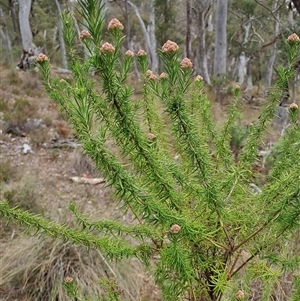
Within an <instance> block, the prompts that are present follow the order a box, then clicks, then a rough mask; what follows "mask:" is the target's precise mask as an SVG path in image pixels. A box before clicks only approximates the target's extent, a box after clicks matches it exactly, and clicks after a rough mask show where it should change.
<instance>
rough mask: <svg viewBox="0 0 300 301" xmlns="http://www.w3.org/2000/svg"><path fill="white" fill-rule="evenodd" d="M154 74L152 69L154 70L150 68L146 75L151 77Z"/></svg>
mask: <svg viewBox="0 0 300 301" xmlns="http://www.w3.org/2000/svg"><path fill="white" fill-rule="evenodd" d="M152 74H153V71H152V70H149V69H148V70H147V71H146V76H148V77H149V76H150V75H152Z"/></svg>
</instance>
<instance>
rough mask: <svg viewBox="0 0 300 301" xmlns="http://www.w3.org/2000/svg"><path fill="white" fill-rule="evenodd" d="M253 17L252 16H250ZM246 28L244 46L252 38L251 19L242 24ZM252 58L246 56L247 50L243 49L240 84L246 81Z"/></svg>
mask: <svg viewBox="0 0 300 301" xmlns="http://www.w3.org/2000/svg"><path fill="white" fill-rule="evenodd" d="M250 19H251V17H250ZM242 28H243V29H244V41H243V44H242V45H243V46H244V45H246V44H247V43H248V42H249V38H250V34H249V32H250V28H251V20H249V21H248V23H246V24H244V25H243V26H242ZM249 61H250V59H249V58H248V57H246V55H245V52H244V51H242V53H241V54H240V56H239V61H238V84H239V85H241V84H243V83H244V81H245V76H246V75H247V64H248V63H249Z"/></svg>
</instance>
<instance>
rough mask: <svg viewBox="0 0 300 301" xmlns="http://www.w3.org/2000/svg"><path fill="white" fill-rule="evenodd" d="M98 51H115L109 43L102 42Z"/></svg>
mask: <svg viewBox="0 0 300 301" xmlns="http://www.w3.org/2000/svg"><path fill="white" fill-rule="evenodd" d="M100 51H101V52H103V53H109V52H110V53H112V52H114V51H115V47H114V46H113V45H112V44H110V43H104V44H103V45H102V46H101V48H100Z"/></svg>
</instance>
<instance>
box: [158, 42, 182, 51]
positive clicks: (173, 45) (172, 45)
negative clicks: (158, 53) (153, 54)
mask: <svg viewBox="0 0 300 301" xmlns="http://www.w3.org/2000/svg"><path fill="white" fill-rule="evenodd" d="M178 49H179V46H178V45H177V44H176V43H175V42H172V41H170V40H168V41H167V42H166V43H165V44H164V45H163V46H162V48H161V50H162V52H165V53H171V52H176V51H177V50H178Z"/></svg>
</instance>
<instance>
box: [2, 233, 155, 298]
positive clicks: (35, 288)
mask: <svg viewBox="0 0 300 301" xmlns="http://www.w3.org/2000/svg"><path fill="white" fill-rule="evenodd" d="M1 250H2V251H1V253H0V254H1V258H2V264H1V266H2V279H1V280H0V291H1V292H2V298H4V300H7V301H9V300H19V301H27V300H28V301H29V300H30V301H32V300H39V301H48V300H59V301H67V300H69V298H68V297H67V296H66V292H65V291H64V288H63V282H64V279H65V278H66V277H67V276H69V277H72V278H73V279H74V282H75V283H76V284H77V286H78V288H79V291H80V292H81V293H82V295H84V296H86V297H87V296H91V297H95V296H96V295H103V293H104V292H105V288H102V287H101V285H100V284H99V279H102V278H107V277H110V278H113V279H115V280H116V283H117V285H118V287H119V289H120V290H121V291H122V294H121V299H122V300H155V298H152V297H151V299H147V294H146V292H145V291H144V284H145V283H146V281H148V279H147V277H146V276H145V273H142V268H141V266H140V264H139V263H138V262H137V261H125V262H122V263H120V264H118V265H117V264H115V263H111V262H108V261H107V260H105V258H104V257H103V255H102V254H101V253H100V252H99V251H95V250H93V251H87V250H86V249H84V248H81V247H77V246H74V245H72V244H69V243H63V242H61V241H55V242H53V241H52V240H50V239H48V238H44V237H26V236H25V235H23V236H21V237H19V239H14V240H12V241H10V242H9V246H8V247H7V245H6V250H5V249H4V248H1ZM153 296H155V294H153Z"/></svg>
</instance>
